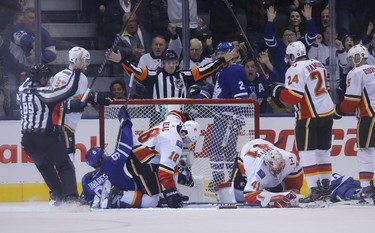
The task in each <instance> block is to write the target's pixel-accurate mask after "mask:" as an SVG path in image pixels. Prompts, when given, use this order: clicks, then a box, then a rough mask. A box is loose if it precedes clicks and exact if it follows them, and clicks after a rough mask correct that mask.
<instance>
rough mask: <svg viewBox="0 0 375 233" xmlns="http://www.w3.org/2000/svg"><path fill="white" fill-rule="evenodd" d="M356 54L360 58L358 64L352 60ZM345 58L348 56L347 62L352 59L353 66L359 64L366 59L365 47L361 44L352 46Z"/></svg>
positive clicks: (366, 51)
mask: <svg viewBox="0 0 375 233" xmlns="http://www.w3.org/2000/svg"><path fill="white" fill-rule="evenodd" d="M356 54H358V55H359V57H360V58H361V60H360V61H359V62H358V63H356V62H355V59H354V58H355V55H356ZM347 56H348V60H350V59H351V58H352V59H353V63H354V65H357V64H359V63H361V61H362V60H363V59H365V58H366V59H367V58H368V50H367V48H366V47H365V46H363V45H361V44H357V45H354V46H353V47H352V48H351V49H349V51H348V55H347Z"/></svg>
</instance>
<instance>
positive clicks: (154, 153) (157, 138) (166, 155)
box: [133, 114, 183, 175]
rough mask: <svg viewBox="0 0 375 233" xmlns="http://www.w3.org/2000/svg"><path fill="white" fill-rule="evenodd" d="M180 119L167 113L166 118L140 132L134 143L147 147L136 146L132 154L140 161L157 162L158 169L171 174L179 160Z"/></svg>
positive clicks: (180, 141) (180, 147) (180, 144)
mask: <svg viewBox="0 0 375 233" xmlns="http://www.w3.org/2000/svg"><path fill="white" fill-rule="evenodd" d="M182 124H183V123H182V121H181V120H180V118H179V117H177V116H175V115H170V114H169V115H168V116H167V118H166V120H165V121H163V122H161V123H160V124H157V125H155V126H153V127H151V128H150V129H149V130H147V131H146V132H144V133H142V134H141V135H140V136H139V137H138V138H137V141H138V142H136V143H135V144H137V143H139V144H142V145H143V146H145V147H147V148H148V149H149V150H147V149H145V148H144V147H138V148H135V149H134V150H133V153H134V155H135V156H136V157H137V159H138V160H139V161H140V162H141V163H146V162H147V163H153V164H159V170H162V171H164V172H166V173H169V174H171V175H173V174H174V169H175V167H176V165H177V164H178V163H179V161H180V156H181V153H182V149H183V142H182V138H181V136H180V134H179V133H178V131H177V126H182Z"/></svg>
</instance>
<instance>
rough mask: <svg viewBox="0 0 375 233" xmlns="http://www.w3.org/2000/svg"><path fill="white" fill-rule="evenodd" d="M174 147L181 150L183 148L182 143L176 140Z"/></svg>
mask: <svg viewBox="0 0 375 233" xmlns="http://www.w3.org/2000/svg"><path fill="white" fill-rule="evenodd" d="M176 146H178V147H180V148H181V149H182V147H183V143H182V141H180V140H177V141H176Z"/></svg>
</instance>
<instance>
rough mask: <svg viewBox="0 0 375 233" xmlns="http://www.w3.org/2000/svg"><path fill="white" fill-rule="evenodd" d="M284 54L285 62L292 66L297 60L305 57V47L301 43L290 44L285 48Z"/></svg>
mask: <svg viewBox="0 0 375 233" xmlns="http://www.w3.org/2000/svg"><path fill="white" fill-rule="evenodd" d="M285 53H286V57H285V62H289V64H290V65H292V64H294V63H295V62H296V59H297V58H299V57H303V56H306V47H305V45H304V44H303V43H302V42H301V41H296V42H292V43H290V44H289V45H288V47H286V52H285ZM292 55H293V56H292Z"/></svg>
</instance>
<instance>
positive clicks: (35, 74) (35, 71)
mask: <svg viewBox="0 0 375 233" xmlns="http://www.w3.org/2000/svg"><path fill="white" fill-rule="evenodd" d="M51 76H52V71H51V69H50V68H48V66H46V65H44V64H37V65H34V66H32V67H31V69H30V78H31V80H32V81H33V82H39V81H40V79H41V78H43V77H44V78H47V79H49V78H50V77H51Z"/></svg>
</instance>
